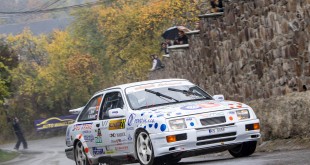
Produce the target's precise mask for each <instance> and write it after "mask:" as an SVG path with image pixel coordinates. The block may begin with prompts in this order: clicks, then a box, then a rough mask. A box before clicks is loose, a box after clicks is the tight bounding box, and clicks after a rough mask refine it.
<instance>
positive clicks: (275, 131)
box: [248, 91, 310, 141]
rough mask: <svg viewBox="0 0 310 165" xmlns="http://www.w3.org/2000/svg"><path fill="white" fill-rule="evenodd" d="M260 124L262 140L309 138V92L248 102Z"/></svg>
mask: <svg viewBox="0 0 310 165" xmlns="http://www.w3.org/2000/svg"><path fill="white" fill-rule="evenodd" d="M248 105H250V106H251V107H252V108H253V109H254V111H255V113H256V115H257V117H258V118H259V119H260V123H261V133H262V138H263V140H264V141H265V140H272V139H288V138H310V127H309V125H310V120H309V119H310V91H307V92H294V93H290V94H287V95H285V96H273V97H270V98H268V99H258V100H253V101H250V102H248Z"/></svg>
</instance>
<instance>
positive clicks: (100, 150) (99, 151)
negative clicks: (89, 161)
mask: <svg viewBox="0 0 310 165" xmlns="http://www.w3.org/2000/svg"><path fill="white" fill-rule="evenodd" d="M102 154H104V151H103V148H97V147H93V155H94V156H96V155H102Z"/></svg>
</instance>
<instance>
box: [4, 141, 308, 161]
mask: <svg viewBox="0 0 310 165" xmlns="http://www.w3.org/2000/svg"><path fill="white" fill-rule="evenodd" d="M64 139H65V138H64V137H55V138H50V139H44V140H33V141H29V142H28V144H29V149H27V150H23V149H21V150H19V151H18V152H20V156H19V157H18V158H16V159H14V160H11V161H9V162H2V163H0V165H42V164H44V165H75V163H74V162H73V161H72V160H69V159H67V158H66V156H65V153H64V148H65V140H64ZM13 146H14V144H6V145H1V146H0V148H1V149H4V150H13ZM179 164H180V165H193V164H195V165H199V164H201V165H202V164H204V165H205V164H207V165H219V164H221V165H249V164H255V165H284V164H285V165H310V149H307V150H295V151H278V152H269V153H266V152H258V153H254V154H253V155H252V156H250V157H246V158H238V159H235V158H233V157H232V156H230V155H229V154H228V153H227V152H224V153H218V154H210V155H202V156H197V157H190V158H184V159H182V161H181V162H180V163H179ZM131 165H138V164H137V163H136V164H131Z"/></svg>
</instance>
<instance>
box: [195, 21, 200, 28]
mask: <svg viewBox="0 0 310 165" xmlns="http://www.w3.org/2000/svg"><path fill="white" fill-rule="evenodd" d="M195 29H196V30H200V22H196V23H195Z"/></svg>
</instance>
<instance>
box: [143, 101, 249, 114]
mask: <svg viewBox="0 0 310 165" xmlns="http://www.w3.org/2000/svg"><path fill="white" fill-rule="evenodd" d="M248 107H249V106H248V105H246V104H243V103H239V102H235V101H215V100H207V101H194V102H186V103H176V104H172V105H165V106H159V107H154V108H148V109H147V110H145V111H146V112H148V113H153V114H155V115H156V116H157V117H165V118H173V117H180V116H188V115H193V114H200V113H208V112H214V111H220V110H230V109H237V108H248ZM150 110H151V112H150Z"/></svg>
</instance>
